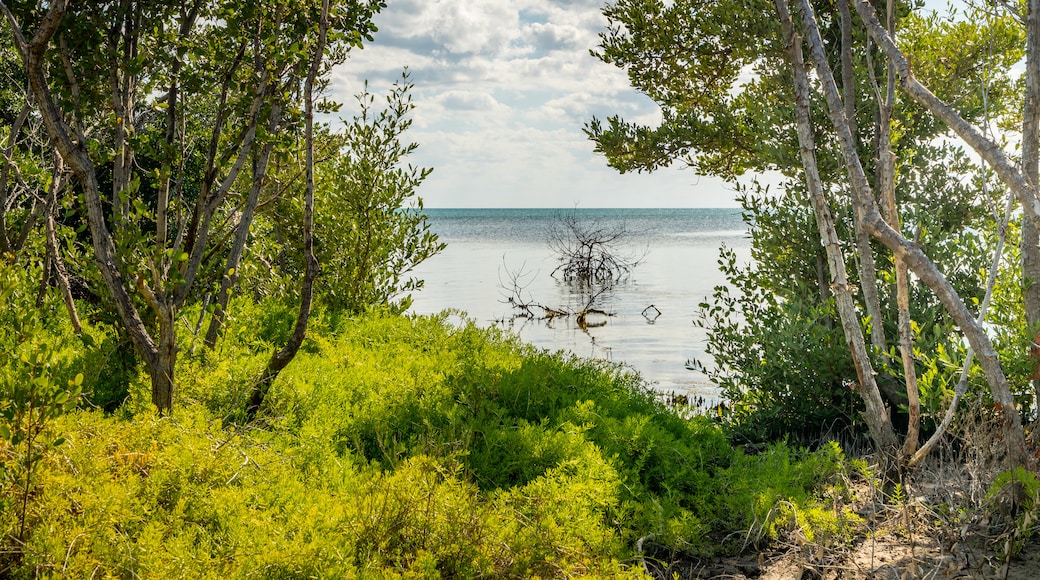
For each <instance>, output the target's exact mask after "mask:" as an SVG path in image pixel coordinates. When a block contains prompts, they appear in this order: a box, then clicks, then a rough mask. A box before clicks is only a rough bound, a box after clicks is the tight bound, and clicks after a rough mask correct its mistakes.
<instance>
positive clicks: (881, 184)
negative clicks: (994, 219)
mask: <svg viewBox="0 0 1040 580" xmlns="http://www.w3.org/2000/svg"><path fill="white" fill-rule="evenodd" d="M886 26H887V27H888V30H889V32H892V31H894V30H895V2H894V1H893V0H888V1H887V2H886ZM870 74H871V75H873V74H874V71H873V69H872V70H871V71H870ZM871 78H873V76H872V77H871ZM875 86H876V84H875ZM878 102H879V107H878V108H879V114H878V131H877V134H878V160H877V164H878V166H877V188H878V193H879V194H880V197H881V202H882V209H883V211H884V218H885V221H887V222H888V224H889V225H890V226H892V228H893V229H895V230H896V231H901V230H902V226H901V225H900V222H901V220H900V217H899V205H898V203H897V202H896V156H895V153H893V151H892V112H893V111H894V110H895V103H896V71H895V67H893V66H892V63H889V64H888V73H887V75H886V76H885V94H884V98H883V99H882V96H881V94H880V91H879V94H878ZM895 268H896V310H897V314H896V316H897V321H898V326H897V328H898V334H899V356H900V359H901V360H902V363H903V378H904V382H905V385H906V406H907V414H908V415H909V416H908V417H907V430H906V439H905V440H904V441H903V449H902V454H903V457H911V456H912V455H913V454H914V452H915V451H917V446H918V443H919V440H920V423H921V397H920V393H919V391H918V387H917V367H916V364H915V363H914V333H913V327H912V326H911V319H910V276H909V268H908V267H907V265H906V260H904V259H902V258H900V257H896V258H895Z"/></svg>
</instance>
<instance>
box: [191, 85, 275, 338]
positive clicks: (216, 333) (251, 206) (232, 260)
mask: <svg viewBox="0 0 1040 580" xmlns="http://www.w3.org/2000/svg"><path fill="white" fill-rule="evenodd" d="M278 111H279V107H278V106H277V105H276V106H275V107H273V109H272V112H271V115H272V120H274V119H276V118H277V117H278V115H279V112H278ZM272 124H274V123H272ZM272 134H274V133H273V132H272ZM273 149H274V142H273V141H272V142H268V143H265V144H264V147H263V149H262V150H261V152H260V158H259V159H257V160H256V163H255V165H254V167H253V184H252V186H250V188H249V195H248V196H247V197H246V203H245V207H243V208H242V215H241V217H240V218H239V221H238V228H237V229H236V231H235V241H234V242H233V243H232V245H231V251H230V253H229V254H228V258H227V265H226V266H225V268H224V275H223V276H222V277H221V279H220V290H219V291H218V292H217V300H216V302H215V303H214V307H213V317H212V318H210V321H209V328H208V329H207V330H206V340H205V344H206V348H210V349H212V348H215V347H216V346H217V339H218V338H220V333H221V329H222V326H223V324H224V315H225V309H227V305H228V300H230V299H231V291H232V289H233V288H234V286H235V282H236V281H237V280H238V267H239V264H240V263H241V261H242V254H243V252H244V251H245V247H246V239H247V238H248V237H249V229H250V227H251V226H252V224H253V213H254V212H255V211H256V204H257V201H259V199H260V191H261V190H262V189H263V184H264V176H265V175H266V174H267V164H268V161H269V160H270V159H271V151H272V150H273Z"/></svg>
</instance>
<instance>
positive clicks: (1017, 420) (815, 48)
mask: <svg viewBox="0 0 1040 580" xmlns="http://www.w3.org/2000/svg"><path fill="white" fill-rule="evenodd" d="M797 1H798V5H799V10H800V12H801V14H802V21H803V25H804V27H805V31H806V40H807V41H808V42H809V46H810V52H811V55H812V60H813V62H814V64H815V67H816V75H817V77H818V78H819V81H820V84H821V85H822V88H823V90H824V94H825V96H826V99H827V105H828V111H829V114H830V118H831V124H832V125H833V128H834V130H835V132H836V133H837V136H838V140H839V142H840V144H841V150H842V154H843V157H844V159H845V167H846V171H847V173H848V176H849V178H850V179H851V180H852V186H853V187H852V189H853V191H854V193H855V195H854V199H855V203H856V204H858V205H860V206H861V211H862V212H863V216H864V226H865V227H866V228H867V230H868V231H869V232H870V233H871V235H872V236H873V237H875V238H877V239H878V240H879V241H880V242H881V243H882V244H884V245H885V246H887V247H888V248H889V249H890V250H891V251H892V252H893V253H894V254H895V256H896V258H897V259H902V260H906V263H907V265H908V266H909V267H910V269H911V270H912V271H913V272H914V274H916V275H917V277H918V278H919V279H920V280H921V281H922V282H924V283H925V285H927V286H928V287H929V288H930V289H931V290H932V292H934V293H935V295H936V297H937V298H938V299H939V301H940V302H941V303H942V304H943V306H944V307H945V309H946V311H947V312H948V313H949V314H950V316H951V317H952V318H953V320H954V322H956V323H957V325H958V326H960V328H961V331H962V332H963V333H964V336H965V338H966V339H967V340H968V343H969V344H970V345H971V347H972V348H973V349H975V351H976V352H977V353H978V357H979V364H980V366H981V367H982V370H983V372H984V373H985V375H986V381H987V382H988V384H989V388H990V394H991V396H992V397H993V401H994V409H995V411H996V412H997V414H998V416H999V423H1000V428H1001V431H1002V434H1003V438H1004V441H1005V444H1006V445H1007V451H1008V456H1009V458H1010V460H1011V462H1012V464H1014V465H1023V466H1024V465H1027V463H1028V459H1027V453H1026V445H1025V432H1024V430H1023V428H1022V421H1021V417H1020V416H1019V414H1018V408H1017V407H1016V406H1015V399H1014V397H1013V396H1012V394H1011V389H1010V387H1009V385H1008V382H1007V377H1006V376H1005V375H1004V369H1003V368H1002V367H1001V365H1000V360H999V358H998V357H997V353H996V350H995V349H994V348H993V344H992V342H991V341H990V339H989V337H988V336H987V335H986V333H985V331H984V330H983V329H982V326H981V325H980V324H979V323H978V322H977V321H976V319H975V317H974V316H973V315H972V313H971V311H970V310H969V309H968V307H967V306H966V305H965V304H964V301H963V300H962V299H961V297H960V295H959V294H957V291H956V290H955V289H954V288H953V286H952V285H951V284H950V282H949V281H948V280H947V279H946V277H945V276H943V274H942V273H941V272H940V271H939V269H938V267H936V265H935V263H934V262H932V260H931V259H930V258H929V257H928V256H927V255H926V254H925V253H924V251H922V250H921V248H920V247H919V246H918V245H917V244H915V243H913V242H911V241H909V240H907V239H906V238H905V237H903V235H902V234H900V233H899V232H898V231H896V230H894V229H892V227H891V226H890V225H889V224H888V223H887V222H885V220H884V219H883V218H882V217H881V214H880V212H879V210H878V206H877V203H876V202H875V201H874V194H873V191H872V190H871V187H870V183H869V182H868V181H867V177H866V173H865V172H864V170H863V165H862V163H860V160H859V154H858V152H857V151H856V147H855V143H854V142H853V140H852V134H851V132H850V131H849V127H848V122H847V121H846V119H845V111H844V108H843V106H842V103H841V97H840V96H839V95H838V89H837V85H836V83H835V82H834V74H833V72H832V71H831V67H830V63H829V62H828V60H827V55H826V53H825V52H824V50H823V40H822V38H821V37H820V31H819V28H818V26H817V24H816V17H815V15H814V13H813V10H812V7H811V6H810V5H809V3H808V0H797ZM864 7H865V8H864ZM857 10H859V12H860V16H861V17H862V18H863V20H864V21H869V22H870V26H871V35H872V36H873V37H874V39H875V41H876V42H878V43H879V44H882V45H885V43H887V45H886V46H885V48H886V51H890V50H891V49H892V48H895V50H896V51H898V48H897V47H895V45H894V44H893V43H892V40H891V37H890V36H889V35H888V33H887V31H886V30H885V29H884V28H883V27H881V25H880V24H879V23H878V21H877V16H876V15H875V14H874V10H873V7H872V6H870V5H869V4H868V3H867V2H859V3H857ZM868 10H869V12H865V11H868ZM890 58H891V54H890ZM892 61H893V62H894V64H895V66H896V70H897V71H898V72H899V75H900V77H901V79H902V81H903V83H904V87H905V86H907V83H906V81H907V79H908V78H910V79H912V77H909V76H908V75H909V71H908V70H907V69H905V68H904V66H905V65H906V61H905V60H904V61H903V62H902V63H900V62H899V61H898V60H896V59H894V58H892ZM915 82H916V81H915ZM918 86H920V85H918ZM921 88H922V89H923V87H921ZM925 91H926V92H927V89H925ZM927 94H928V95H931V93H930V92H928V93H927ZM932 98H933V99H934V98H935V97H934V95H932ZM935 100H936V101H937V100H938V99H935ZM954 114H955V113H954ZM958 118H959V117H958ZM962 121H963V120H962ZM964 125H967V123H964ZM969 127H970V125H969ZM972 129H974V128H972ZM980 137H981V136H980ZM988 154H989V155H991V156H994V157H996V156H997V155H998V154H999V155H1003V153H1002V152H1000V151H996V152H994V151H992V150H990V151H989V153H988ZM998 173H999V171H998ZM1015 173H1017V172H1015ZM1019 176H1020V174H1019ZM1034 199H1035V197H1034Z"/></svg>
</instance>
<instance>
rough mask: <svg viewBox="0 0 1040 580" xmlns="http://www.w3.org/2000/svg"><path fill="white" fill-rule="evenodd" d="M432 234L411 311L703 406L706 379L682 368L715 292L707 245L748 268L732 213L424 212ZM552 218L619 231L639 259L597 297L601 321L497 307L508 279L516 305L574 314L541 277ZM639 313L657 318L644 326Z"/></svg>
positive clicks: (570, 291)
mask: <svg viewBox="0 0 1040 580" xmlns="http://www.w3.org/2000/svg"><path fill="white" fill-rule="evenodd" d="M427 213H428V215H429V218H430V224H431V227H432V229H433V230H434V231H435V232H437V233H438V235H440V238H441V240H442V241H444V242H445V243H447V244H448V247H447V249H446V250H445V251H444V252H443V253H442V254H440V255H438V256H435V257H434V258H432V259H430V260H428V261H427V262H426V263H424V264H422V265H420V267H419V268H418V269H417V270H416V275H417V276H418V277H421V278H423V279H424V280H426V286H425V288H424V289H423V290H421V291H420V292H417V293H416V294H415V295H414V298H415V302H414V305H413V308H412V311H413V312H416V313H419V314H429V313H435V312H440V311H441V310H444V309H445V308H458V309H461V310H464V311H466V312H468V313H469V315H470V316H471V317H472V318H474V319H475V320H476V321H477V322H478V323H480V324H482V325H499V326H502V327H505V328H508V329H511V331H513V332H515V333H517V334H518V335H519V336H520V337H521V338H522V339H523V340H524V341H526V342H529V343H531V344H534V345H536V346H538V347H542V348H546V349H550V350H559V349H564V350H569V351H571V352H574V353H576V354H578V355H580V356H586V357H598V358H603V359H607V360H612V361H615V362H619V363H623V364H625V365H628V366H630V367H631V368H633V369H635V370H636V371H638V372H639V373H640V374H641V375H642V376H643V378H644V379H646V380H647V381H648V382H650V384H651V385H652V386H653V387H654V388H656V389H659V390H661V391H665V392H673V391H674V392H681V393H687V394H693V395H701V396H705V397H709V398H714V397H715V394H716V391H715V389H714V386H713V385H711V384H710V382H709V381H708V380H707V378H706V377H705V376H704V375H703V374H701V373H699V372H696V371H692V370H689V369H688V368H687V363H688V361H690V360H692V359H697V360H699V361H701V362H704V363H707V364H710V362H711V361H710V360H708V359H707V357H706V356H705V354H704V339H705V337H704V335H703V332H702V331H700V329H698V328H696V327H694V325H693V320H694V318H695V317H696V316H697V309H698V305H699V304H700V303H701V302H703V301H704V300H705V299H706V298H707V297H709V296H710V295H711V293H712V291H713V289H714V287H715V286H716V285H720V284H725V279H724V278H723V277H722V274H721V273H720V272H719V270H718V257H719V248H720V246H722V245H723V244H725V245H726V246H728V247H730V248H732V249H734V250H735V251H736V253H737V256H738V258H739V259H740V261H741V262H749V261H750V241H749V239H748V238H747V227H746V225H745V224H744V223H743V221H742V220H741V217H740V210H738V209H567V210H558V209H429V210H427ZM561 215H574V216H575V217H577V219H578V220H579V222H580V223H582V224H584V225H586V226H587V227H602V228H605V229H611V228H616V227H624V229H625V231H626V237H625V238H624V243H623V244H622V249H621V251H622V252H623V253H628V254H630V255H633V256H642V261H641V262H640V263H639V265H638V266H636V267H635V268H634V269H633V270H632V272H631V275H630V277H629V278H628V279H627V281H625V282H624V283H622V284H620V285H618V286H617V287H616V288H615V289H614V290H613V291H612V292H611V293H610V294H608V295H605V296H603V297H601V298H600V301H599V305H600V308H602V309H603V310H606V311H608V312H610V313H612V314H613V316H610V317H606V318H602V319H601V320H598V321H597V322H605V323H606V324H604V325H603V326H599V327H594V328H588V329H584V330H583V329H581V328H579V327H578V326H577V324H576V323H575V321H574V320H573V318H568V319H556V320H552V321H536V320H525V319H513V318H512V316H511V315H512V314H513V310H512V309H511V307H510V305H509V304H508V303H507V302H506V299H507V298H508V297H509V295H510V294H511V289H512V288H513V286H514V284H513V283H512V280H513V279H514V278H516V279H517V281H518V282H519V284H520V285H521V286H523V290H522V295H523V297H524V299H525V300H529V301H534V302H538V303H540V304H544V305H546V306H551V307H554V308H561V307H562V308H567V309H572V310H574V309H579V308H580V307H581V305H582V304H584V303H585V301H586V300H587V294H585V293H583V292H582V291H581V290H580V289H577V288H575V287H574V286H573V285H571V284H566V283H563V282H561V281H559V280H557V279H555V278H553V277H552V276H551V275H550V274H551V272H552V271H553V269H554V268H555V267H556V266H557V264H558V262H557V260H556V258H555V257H554V255H553V253H552V252H551V251H550V248H549V245H548V241H549V231H550V228H551V226H552V224H553V221H554V220H556V219H558V217H559V216H561ZM650 305H654V307H655V308H656V309H657V310H659V311H660V313H661V314H660V316H658V317H656V319H654V320H649V319H648V318H646V317H645V316H644V315H643V311H644V310H646V309H647V308H648V307H649V306H650Z"/></svg>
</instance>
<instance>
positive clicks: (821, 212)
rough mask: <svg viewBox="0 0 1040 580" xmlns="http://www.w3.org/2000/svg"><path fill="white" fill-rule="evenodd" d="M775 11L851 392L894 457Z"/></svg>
mask: <svg viewBox="0 0 1040 580" xmlns="http://www.w3.org/2000/svg"><path fill="white" fill-rule="evenodd" d="M776 7H777V12H778V13H779V16H780V23H781V26H782V27H783V31H784V42H785V43H786V45H787V50H788V58H789V60H790V64H791V69H792V71H793V73H794V102H795V117H796V121H797V126H798V142H799V145H800V150H801V157H802V167H803V169H804V170H805V180H806V185H807V186H808V189H809V195H810V198H811V199H812V203H813V210H814V213H815V215H816V223H817V226H818V228H819V230H820V239H821V243H822V244H823V246H824V249H825V250H826V253H827V263H828V266H829V268H830V273H831V284H830V286H831V290H832V292H833V293H834V297H835V301H836V303H837V306H838V315H839V319H840V320H841V326H842V331H843V332H844V334H845V340H846V343H847V344H848V346H849V351H850V353H851V354H852V360H853V362H854V363H855V366H856V376H857V378H858V382H857V385H856V391H857V393H858V394H859V396H860V398H861V399H862V400H863V403H864V405H865V406H866V410H865V412H864V415H863V418H864V420H865V421H866V423H867V427H868V428H869V429H870V434H871V437H872V438H873V440H874V443H875V445H877V448H878V451H879V452H880V453H881V454H882V455H883V456H885V457H890V458H894V457H895V450H896V447H897V439H896V434H895V430H893V429H892V423H891V422H890V421H889V418H888V412H887V410H886V409H885V404H884V402H883V401H882V400H881V393H880V392H879V391H878V388H877V384H876V383H875V381H874V369H873V368H872V366H871V363H870V357H869V356H868V354H867V348H866V340H865V339H864V337H863V330H862V328H861V326H860V323H859V319H858V317H857V315H856V305H855V302H854V300H853V299H852V292H851V290H850V288H849V282H848V276H847V274H846V271H845V261H844V257H843V256H842V253H841V244H840V242H839V240H838V234H837V232H836V231H835V228H834V217H833V216H832V215H831V209H830V206H829V205H828V203H827V199H826V197H825V194H824V190H823V184H822V182H821V180H820V175H819V170H818V169H817V164H816V153H815V149H816V144H815V138H814V137H813V129H812V121H811V117H810V115H809V95H810V93H809V78H808V73H807V71H806V69H805V60H804V58H803V56H802V41H801V38H800V37H799V36H798V34H797V32H796V31H795V26H794V22H793V21H792V20H791V15H790V12H789V11H788V8H787V4H786V0H776Z"/></svg>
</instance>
